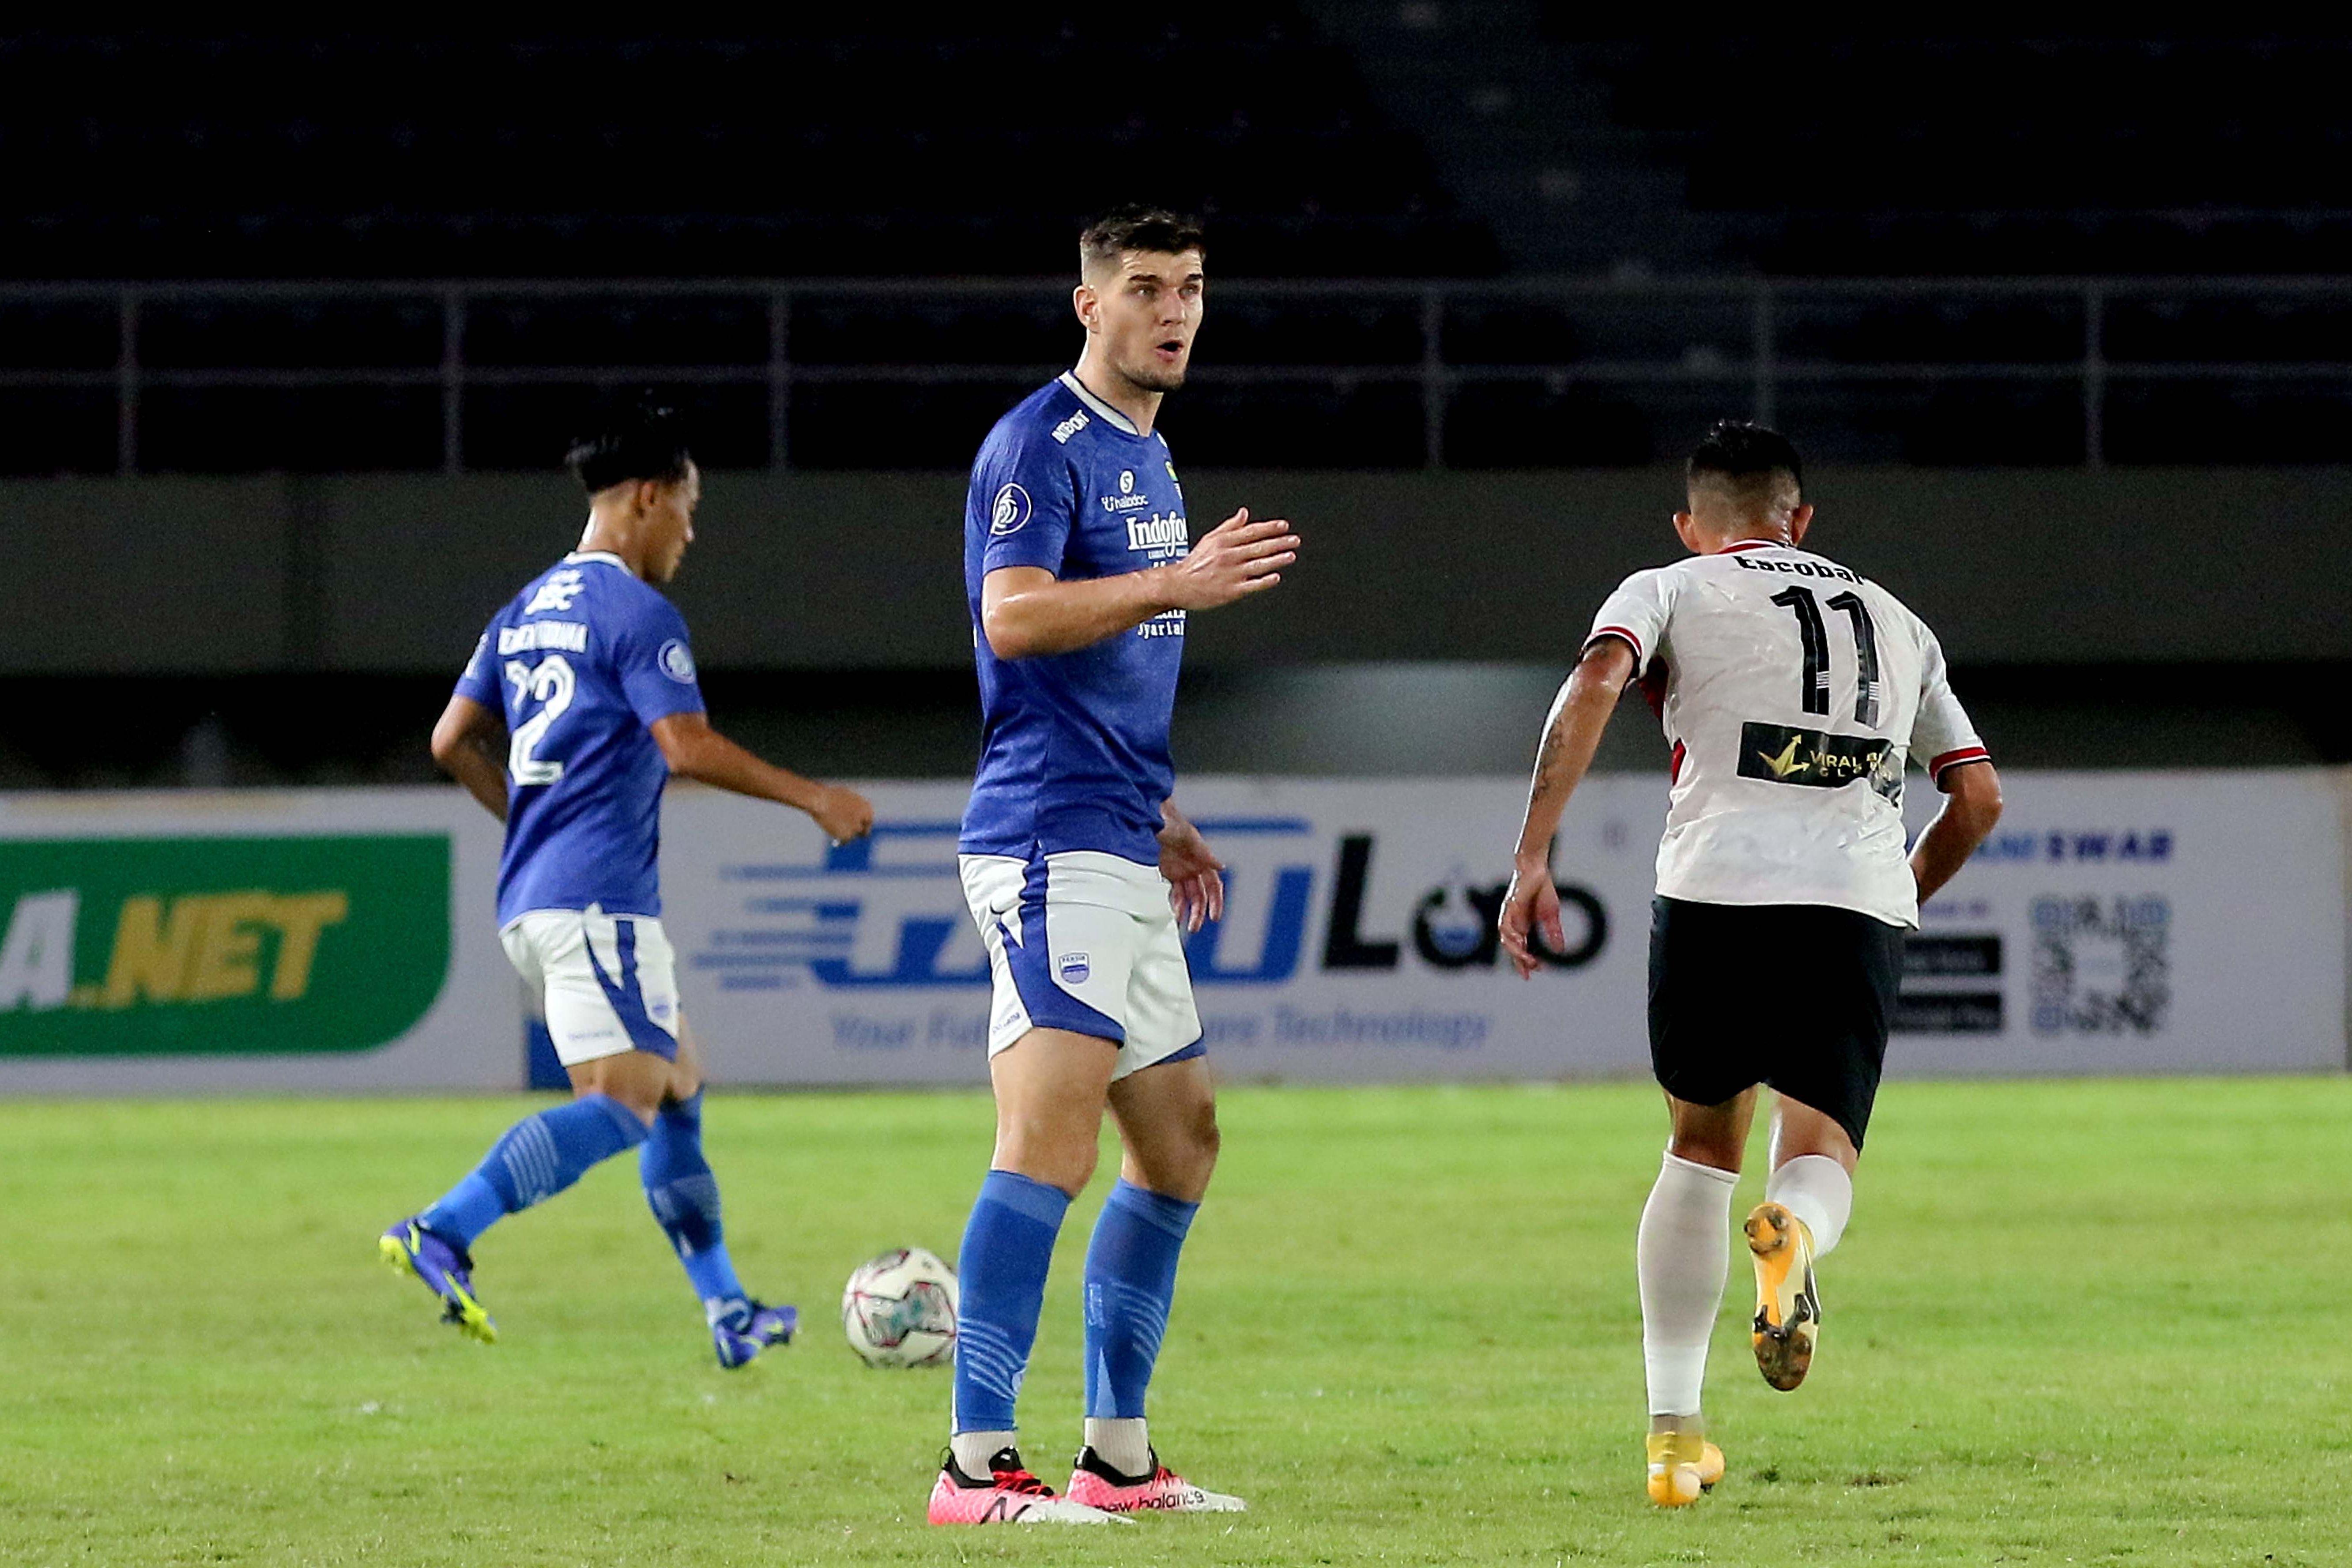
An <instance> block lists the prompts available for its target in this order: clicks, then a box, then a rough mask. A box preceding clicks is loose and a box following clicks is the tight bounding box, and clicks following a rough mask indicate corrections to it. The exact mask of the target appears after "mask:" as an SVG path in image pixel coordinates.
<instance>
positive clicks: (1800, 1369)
mask: <svg viewBox="0 0 2352 1568" xmlns="http://www.w3.org/2000/svg"><path fill="white" fill-rule="evenodd" d="M1745 1228H1746V1229H1747V1232H1748V1251H1749V1252H1750V1253H1752V1254H1753V1255H1754V1256H1755V1259H1756V1322H1755V1325H1754V1331H1753V1332H1752V1333H1751V1334H1750V1336H1749V1338H1750V1341H1751V1342H1752V1343H1753V1344H1754V1345H1755V1347H1756V1368H1757V1370H1758V1371H1759V1372H1761V1373H1763V1374H1764V1381H1765V1382H1767V1383H1769V1384H1771V1385H1772V1386H1773V1387H1775V1388H1777V1389H1780V1390H1782V1391H1783V1392H1786V1391H1787V1390H1789V1389H1791V1388H1794V1387H1796V1386H1797V1384H1801V1383H1802V1382H1804V1381H1805V1373H1808V1372H1810V1371H1811V1370H1812V1365H1813V1346H1814V1344H1815V1342H1817V1341H1819V1340H1820V1338H1821V1332H1822V1294H1821V1289H1820V1287H1819V1286H1817V1285H1816V1284H1814V1282H1813V1233H1812V1232H1811V1230H1808V1229H1807V1228H1806V1227H1805V1222H1804V1221H1803V1220H1801V1219H1799V1218H1798V1217H1797V1216H1796V1215H1792V1214H1790V1212H1789V1211H1788V1210H1787V1209H1786V1208H1784V1207H1782V1206H1781V1205H1779V1204H1771V1203H1765V1204H1758V1205H1756V1207H1755V1208H1754V1210H1752V1211H1751V1212H1750V1213H1749V1214H1748V1224H1747V1226H1746V1227H1745Z"/></svg>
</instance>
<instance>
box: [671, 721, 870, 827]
mask: <svg viewBox="0 0 2352 1568" xmlns="http://www.w3.org/2000/svg"><path fill="white" fill-rule="evenodd" d="M652 729H653V732H654V743H655V744H656V745H657V746H659V747H660V748H661V753H662V756H663V758H664V760H666V761H667V763H669V771H670V773H672V775H674V776H675V777H677V778H682V779H692V780H694V781H695V782H696V783H698V784H709V785H711V786H713V787H714V788H717V789H723V790H732V791H733V792H734V793H735V794H737V795H751V796H752V797H753V798H754V799H758V800H772V801H774V802H776V803H777V804H778V805H789V806H791V807H793V809H795V810H798V811H805V812H807V813H808V814H809V816H812V817H814V818H815V819H816V825H817V826H819V827H821V828H823V829H824V836H825V837H827V838H830V839H832V840H833V841H834V842H835V844H840V843H844V842H846V841H847V840H849V839H852V838H862V837H865V836H866V834H867V833H868V832H869V831H871V830H872V828H873V826H874V804H873V802H871V801H869V800H867V799H866V797H865V796H864V795H860V794H858V793H857V792H856V790H854V789H844V788H842V787H841V786H840V785H839V784H821V783H819V782H818V781H817V780H815V779H812V778H803V777H802V776H801V775H800V774H799V773H794V772H793V771H792V770H791V769H790V768H780V767H778V766H776V765H775V764H774V763H766V762H762V761H761V760H760V759H759V758H758V757H756V756H753V755H752V754H751V752H747V751H745V750H744V749H743V748H742V747H740V746H739V745H737V744H736V743H735V742H732V741H730V740H729V739H728V738H727V737H726V736H724V735H722V734H720V733H719V731H716V730H714V729H712V728H711V727H710V718H709V715H708V714H706V713H703V712H701V711H699V710H696V711H692V712H685V713H673V714H671V715H669V717H667V718H666V719H660V720H656V721H655V722H654V724H653V725H652Z"/></svg>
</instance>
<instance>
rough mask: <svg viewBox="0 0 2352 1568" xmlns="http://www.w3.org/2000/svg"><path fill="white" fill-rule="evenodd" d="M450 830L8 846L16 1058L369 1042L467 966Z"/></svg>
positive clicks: (2, 1035) (253, 1052)
mask: <svg viewBox="0 0 2352 1568" xmlns="http://www.w3.org/2000/svg"><path fill="white" fill-rule="evenodd" d="M449 879H450V841H449V838H448V837H447V835H446V834H431V833H426V834H413V835H385V836H366V837H288V838H205V837H173V838H106V839H16V840H10V841H6V842H0V916H5V932H0V1057H88V1056H106V1057H122V1056H197V1055H202V1056H266V1055H281V1054H310V1053H336V1052H351V1051H364V1050H368V1049H371V1048H373V1047H377V1046H381V1045H383V1044H385V1043H386V1042H388V1041H390V1040H393V1039H394V1038H396V1037H399V1036H400V1035H402V1034H404V1032H406V1031H407V1030H408V1029H409V1028H411V1027H412V1026H415V1023H416V1022H417V1021H418V1020H419V1019H420V1018H422V1017H423V1016H425V1011H426V1010H427V1009H428V1008H430V1007H431V1006H432V1005H433V1001H434V998H435V997H436V996H437V995H439V994H440V992H441V987H442V985H443V984H444V982H445V981H446V978H447V975H448V971H449V957H450V952H449V942H450V930H449Z"/></svg>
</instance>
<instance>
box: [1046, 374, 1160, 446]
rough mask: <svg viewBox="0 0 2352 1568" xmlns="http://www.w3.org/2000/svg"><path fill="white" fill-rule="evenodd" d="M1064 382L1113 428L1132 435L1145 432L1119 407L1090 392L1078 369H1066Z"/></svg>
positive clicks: (1063, 377) (1079, 399) (1079, 398)
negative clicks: (1081, 379) (1122, 412)
mask: <svg viewBox="0 0 2352 1568" xmlns="http://www.w3.org/2000/svg"><path fill="white" fill-rule="evenodd" d="M1062 384H1063V385H1064V386H1066V387H1068V388H1069V389H1070V390H1071V391H1072V392H1073V393H1075V394H1076V395H1077V399H1078V401H1079V402H1080V403H1083V404H1085V405H1087V408H1088V409H1090V410H1092V411H1093V413H1094V414H1095V416H1097V418H1100V419H1105V420H1108V422H1109V424H1110V426H1111V428H1112V429H1114V430H1124V431H1126V432H1127V433H1128V434H1129V435H1130V436H1140V435H1142V434H1143V432H1142V431H1140V430H1139V429H1137V428H1136V427H1135V421H1134V420H1132V419H1129V417H1128V416H1126V415H1124V414H1121V413H1120V412H1119V411H1118V409H1116V408H1113V407H1112V406H1111V405H1109V404H1108V403H1105V402H1104V401H1103V400H1102V399H1101V398H1099V397H1097V396H1096V395H1094V394H1093V393H1091V392H1088V391H1087V387H1086V383H1084V382H1082V381H1080V380H1079V379H1078V373H1077V372H1076V371H1074V370H1066V371H1064V372H1063V373H1062Z"/></svg>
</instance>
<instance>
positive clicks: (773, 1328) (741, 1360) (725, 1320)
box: [708, 1298, 801, 1371]
mask: <svg viewBox="0 0 2352 1568" xmlns="http://www.w3.org/2000/svg"><path fill="white" fill-rule="evenodd" d="M708 1311H709V1319H710V1342H711V1345H712V1346H713V1348H715V1349H716V1350H717V1351H718V1352H719V1365H720V1366H722V1367H725V1368H727V1369H728V1370H730V1371H732V1370H733V1369H735V1368H736V1367H739V1366H743V1365H746V1364H748V1363H750V1362H751V1359H752V1358H753V1357H754V1356H756V1355H758V1354H759V1353H760V1352H761V1351H763V1350H766V1349H767V1348H768V1347H769V1346H771V1345H782V1344H790V1343H791V1342H792V1338H793V1334H794V1333H796V1332H798V1331H799V1330H800V1326H801V1310H800V1309H799V1308H798V1307H793V1306H783V1307H769V1306H763V1305H761V1303H760V1302H758V1301H755V1300H749V1299H748V1298H747V1299H745V1300H739V1301H730V1302H727V1303H726V1304H725V1305H723V1306H714V1307H711V1308H709V1309H708Z"/></svg>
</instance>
